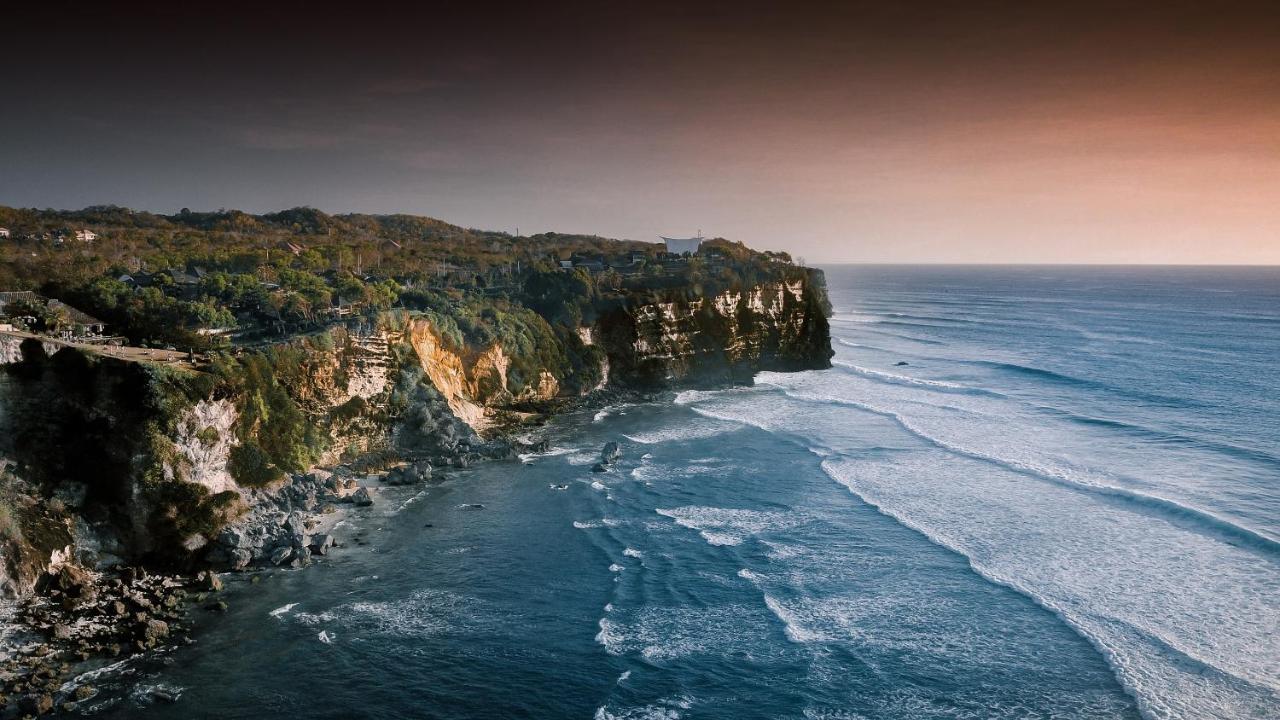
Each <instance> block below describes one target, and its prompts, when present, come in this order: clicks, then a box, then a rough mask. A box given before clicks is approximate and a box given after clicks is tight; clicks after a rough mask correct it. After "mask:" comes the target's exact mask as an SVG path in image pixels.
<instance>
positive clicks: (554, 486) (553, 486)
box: [549, 483, 569, 490]
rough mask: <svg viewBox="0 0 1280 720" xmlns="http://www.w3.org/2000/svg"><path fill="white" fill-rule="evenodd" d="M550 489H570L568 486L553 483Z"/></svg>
mask: <svg viewBox="0 0 1280 720" xmlns="http://www.w3.org/2000/svg"><path fill="white" fill-rule="evenodd" d="M549 487H550V488H551V489H552V490H568V489H569V486H568V485H557V484H556V483H551V485H550V486H549Z"/></svg>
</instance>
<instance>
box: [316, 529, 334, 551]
mask: <svg viewBox="0 0 1280 720" xmlns="http://www.w3.org/2000/svg"><path fill="white" fill-rule="evenodd" d="M331 547H333V536H332V535H330V534H329V533H322V534H320V535H316V536H314V537H312V538H311V551H312V552H314V553H315V554H316V555H328V554H329V548H331Z"/></svg>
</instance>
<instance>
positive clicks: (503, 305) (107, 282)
mask: <svg viewBox="0 0 1280 720" xmlns="http://www.w3.org/2000/svg"><path fill="white" fill-rule="evenodd" d="M0 226H4V227H7V228H9V229H10V230H11V231H12V233H13V237H12V238H10V239H8V240H4V241H0V291H12V290H35V291H38V292H40V293H42V294H43V295H46V296H48V297H52V298H56V299H58V300H62V301H64V302H66V303H67V304H69V305H71V306H73V307H75V308H78V309H79V310H82V311H84V312H86V313H88V314H90V315H92V316H94V317H97V318H99V319H101V320H103V321H105V322H106V323H107V324H108V327H109V329H110V331H111V332H112V333H114V334H117V335H122V336H125V337H126V338H127V339H128V341H129V342H131V343H132V344H149V345H154V346H166V345H172V346H174V347H177V348H180V349H187V348H194V349H210V348H217V347H220V346H227V345H228V344H229V343H230V344H236V345H254V344H263V345H265V344H269V343H272V342H276V341H278V340H279V339H280V338H281V337H287V336H290V335H294V334H298V333H303V332H311V331H314V330H316V329H320V328H323V327H325V326H327V325H330V324H333V323H336V322H341V321H345V320H350V319H353V318H355V319H359V318H362V317H365V318H367V317H372V316H374V315H376V314H378V313H380V312H382V311H385V310H387V309H390V308H405V309H411V310H421V311H424V312H428V313H429V314H430V315H431V317H432V319H433V320H435V321H436V322H437V327H439V328H440V329H441V332H442V333H443V334H444V335H445V337H446V338H447V339H448V340H449V341H450V342H451V343H452V344H453V345H454V346H456V347H461V346H463V345H464V344H469V345H472V346H483V345H485V344H487V343H491V342H493V341H495V340H496V341H501V342H503V344H504V346H508V345H509V346H511V347H516V346H520V347H535V346H536V347H541V346H542V345H541V343H540V342H539V341H540V340H541V339H544V338H545V337H547V336H549V335H550V334H559V329H560V328H576V327H577V326H579V325H581V324H583V323H586V322H590V321H592V320H593V319H594V318H595V317H597V316H598V315H599V314H600V313H602V312H607V311H609V310H610V309H613V308H616V307H618V306H621V305H624V304H626V303H628V302H636V301H649V300H659V299H671V300H678V299H681V298H688V297H694V296H697V295H702V294H708V293H714V292H718V291H720V290H723V289H731V288H734V287H739V286H746V285H751V284H755V283H757V282H760V281H763V280H770V279H772V280H776V279H780V278H782V277H786V276H798V275H800V274H802V273H804V270H803V269H802V268H797V267H794V266H792V265H791V264H790V258H789V257H788V256H786V254H785V253H759V252H755V251H752V250H750V249H748V248H746V247H745V246H743V245H741V244H740V243H730V242H728V241H724V240H711V241H707V242H706V243H705V244H704V250H703V251H702V252H701V253H700V254H699V255H698V256H696V257H693V258H674V257H668V256H666V255H665V253H663V252H662V247H661V246H660V245H658V244H655V243H643V242H634V241H619V240H608V239H605V238H600V237H595V236H587V235H563V234H559V233H543V234H539V235H532V236H520V237H514V236H512V235H510V234H507V233H501V232H489V231H482V230H473V229H465V228H461V227H457V226H455V225H449V224H448V223H444V222H441V221H439V220H434V219H432V218H425V217H415V216H410V215H327V214H325V213H323V212H320V211H319V210H315V209H312V208H293V209H291V210H285V211H281V212H277V213H269V214H265V215H249V214H247V213H243V212H239V211H236V210H219V211H216V212H191V211H189V210H185V209H184V210H183V211H181V212H179V213H177V214H175V215H158V214H153V213H147V212H135V211H132V210H128V209H126V208H119V207H113V206H104V207H91V208H86V209H84V210H78V211H55V210H36V209H17V208H7V207H0ZM81 228H87V229H91V230H92V231H93V232H95V233H96V234H97V236H98V237H97V239H96V240H94V241H92V242H82V241H79V240H77V239H76V234H75V231H76V230H78V229H81ZM565 260H569V261H574V262H575V267H574V268H573V269H571V270H569V271H564V270H563V269H561V268H560V266H559V263H560V262H561V261H565ZM20 309H21V308H20ZM530 310H531V311H532V313H530V312H529V311H530ZM533 313H536V315H537V316H540V318H534V317H533ZM31 315H35V316H37V317H38V322H39V323H40V325H41V329H44V328H45V327H46V326H47V328H48V329H54V328H57V327H59V325H60V321H59V318H56V317H49V318H45V317H42V316H39V315H38V314H36V313H31ZM62 324H64V323H62ZM228 338H233V341H229V340H228ZM512 354H514V353H512ZM541 360H545V361H546V362H545V363H544V367H549V368H560V367H574V366H576V365H578V364H579V363H580V361H581V360H582V358H580V357H548V358H542V359H541ZM529 370H530V368H529V367H516V368H515V372H516V376H517V380H518V382H519V383H520V384H524V383H528V382H531V381H532V379H533V378H532V377H531V376H530V375H529V372H528V371H529Z"/></svg>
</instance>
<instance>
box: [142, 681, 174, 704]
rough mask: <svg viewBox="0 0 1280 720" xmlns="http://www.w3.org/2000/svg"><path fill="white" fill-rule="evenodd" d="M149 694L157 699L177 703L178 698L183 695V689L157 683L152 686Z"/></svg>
mask: <svg viewBox="0 0 1280 720" xmlns="http://www.w3.org/2000/svg"><path fill="white" fill-rule="evenodd" d="M147 694H148V695H150V696H151V697H152V698H154V699H156V700H162V701H164V702H167V703H176V702H178V698H180V697H182V689H181V688H172V687H167V686H164V685H156V686H155V687H153V688H151V689H150V690H149V691H148V692H147Z"/></svg>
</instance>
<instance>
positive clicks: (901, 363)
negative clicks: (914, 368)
mask: <svg viewBox="0 0 1280 720" xmlns="http://www.w3.org/2000/svg"><path fill="white" fill-rule="evenodd" d="M910 364H911V363H909V362H907V361H906V360H899V361H898V362H896V363H894V365H910Z"/></svg>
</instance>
